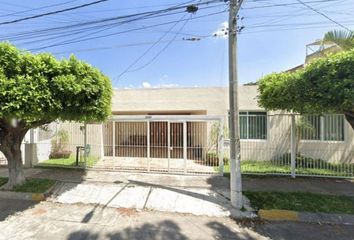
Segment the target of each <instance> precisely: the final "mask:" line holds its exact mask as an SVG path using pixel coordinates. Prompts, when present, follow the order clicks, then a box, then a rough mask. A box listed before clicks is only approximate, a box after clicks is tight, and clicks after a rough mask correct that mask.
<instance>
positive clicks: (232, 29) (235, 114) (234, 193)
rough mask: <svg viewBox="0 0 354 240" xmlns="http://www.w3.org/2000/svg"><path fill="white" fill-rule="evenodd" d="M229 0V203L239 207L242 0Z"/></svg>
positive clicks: (240, 205)
mask: <svg viewBox="0 0 354 240" xmlns="http://www.w3.org/2000/svg"><path fill="white" fill-rule="evenodd" d="M229 1H230V10H229V104H230V106H229V108H230V126H229V127H230V189H231V191H230V197H231V205H232V206H233V207H234V208H237V209H241V208H242V206H243V203H242V180H241V154H240V152H241V146H240V126H239V108H238V79H237V13H238V10H239V9H240V6H241V4H242V0H229Z"/></svg>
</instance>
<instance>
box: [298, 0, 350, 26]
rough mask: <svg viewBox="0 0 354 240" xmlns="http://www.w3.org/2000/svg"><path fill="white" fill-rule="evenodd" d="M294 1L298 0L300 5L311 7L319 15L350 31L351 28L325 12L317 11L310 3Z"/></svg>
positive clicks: (300, 0)
mask: <svg viewBox="0 0 354 240" xmlns="http://www.w3.org/2000/svg"><path fill="white" fill-rule="evenodd" d="M296 1H298V2H299V3H301V4H302V5H304V6H305V7H307V8H309V9H311V10H312V11H314V12H316V13H318V14H319V15H321V16H323V17H325V18H327V19H328V20H329V21H331V22H333V23H335V24H337V25H338V26H340V27H342V28H344V29H346V30H347V31H349V32H352V30H351V29H349V28H348V27H346V26H344V25H343V24H341V23H340V22H338V21H336V20H334V19H332V18H331V17H329V16H327V15H326V14H324V13H322V12H320V11H318V10H317V9H315V8H313V7H312V6H310V5H308V4H307V3H305V2H303V1H302V0H296Z"/></svg>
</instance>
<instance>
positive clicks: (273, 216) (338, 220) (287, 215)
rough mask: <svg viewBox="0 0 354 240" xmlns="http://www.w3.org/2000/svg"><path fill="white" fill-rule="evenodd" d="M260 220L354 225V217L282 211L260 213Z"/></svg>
mask: <svg viewBox="0 0 354 240" xmlns="http://www.w3.org/2000/svg"><path fill="white" fill-rule="evenodd" d="M258 216H259V218H260V219H263V220H268V221H296V222H304V223H321V224H341V225H354V215H350V214H329V213H309V212H296V211H288V210H280V209H272V210H265V209H261V210H259V211H258Z"/></svg>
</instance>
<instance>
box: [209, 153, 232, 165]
mask: <svg viewBox="0 0 354 240" xmlns="http://www.w3.org/2000/svg"><path fill="white" fill-rule="evenodd" d="M223 160H224V165H228V164H229V162H230V160H229V158H228V157H224V159H223ZM205 164H206V165H207V166H216V165H219V155H218V154H217V153H216V152H208V153H207V156H206V161H205Z"/></svg>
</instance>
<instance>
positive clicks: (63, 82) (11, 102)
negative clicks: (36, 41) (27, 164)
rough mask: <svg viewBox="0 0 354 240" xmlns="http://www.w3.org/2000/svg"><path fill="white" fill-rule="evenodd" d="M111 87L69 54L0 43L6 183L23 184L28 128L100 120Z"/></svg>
mask: <svg viewBox="0 0 354 240" xmlns="http://www.w3.org/2000/svg"><path fill="white" fill-rule="evenodd" d="M111 98H112V87H111V83H110V80H109V78H108V77H106V76H105V75H103V74H102V73H101V72H100V71H99V70H98V69H96V68H94V67H92V66H91V65H89V64H87V63H85V62H83V61H80V60H78V59H76V58H75V57H74V56H71V57H70V58H69V59H67V60H66V59H63V60H57V59H56V58H55V57H53V56H52V55H51V54H48V53H41V54H32V53H29V52H24V51H20V50H19V49H17V48H16V47H15V46H13V45H11V44H9V43H0V104H1V105H0V151H1V152H3V154H4V155H5V157H6V158H7V160H8V169H9V181H8V183H7V187H8V188H12V187H13V186H16V185H20V184H23V183H24V182H25V176H24V172H23V166H22V159H21V149H20V147H21V142H22V140H23V138H24V136H25V134H26V133H27V132H28V130H29V129H31V128H36V127H39V126H42V125H44V124H48V123H50V122H52V121H55V120H62V121H66V120H68V121H78V122H90V121H103V120H105V119H106V118H107V117H108V116H109V115H110V112H111Z"/></svg>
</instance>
